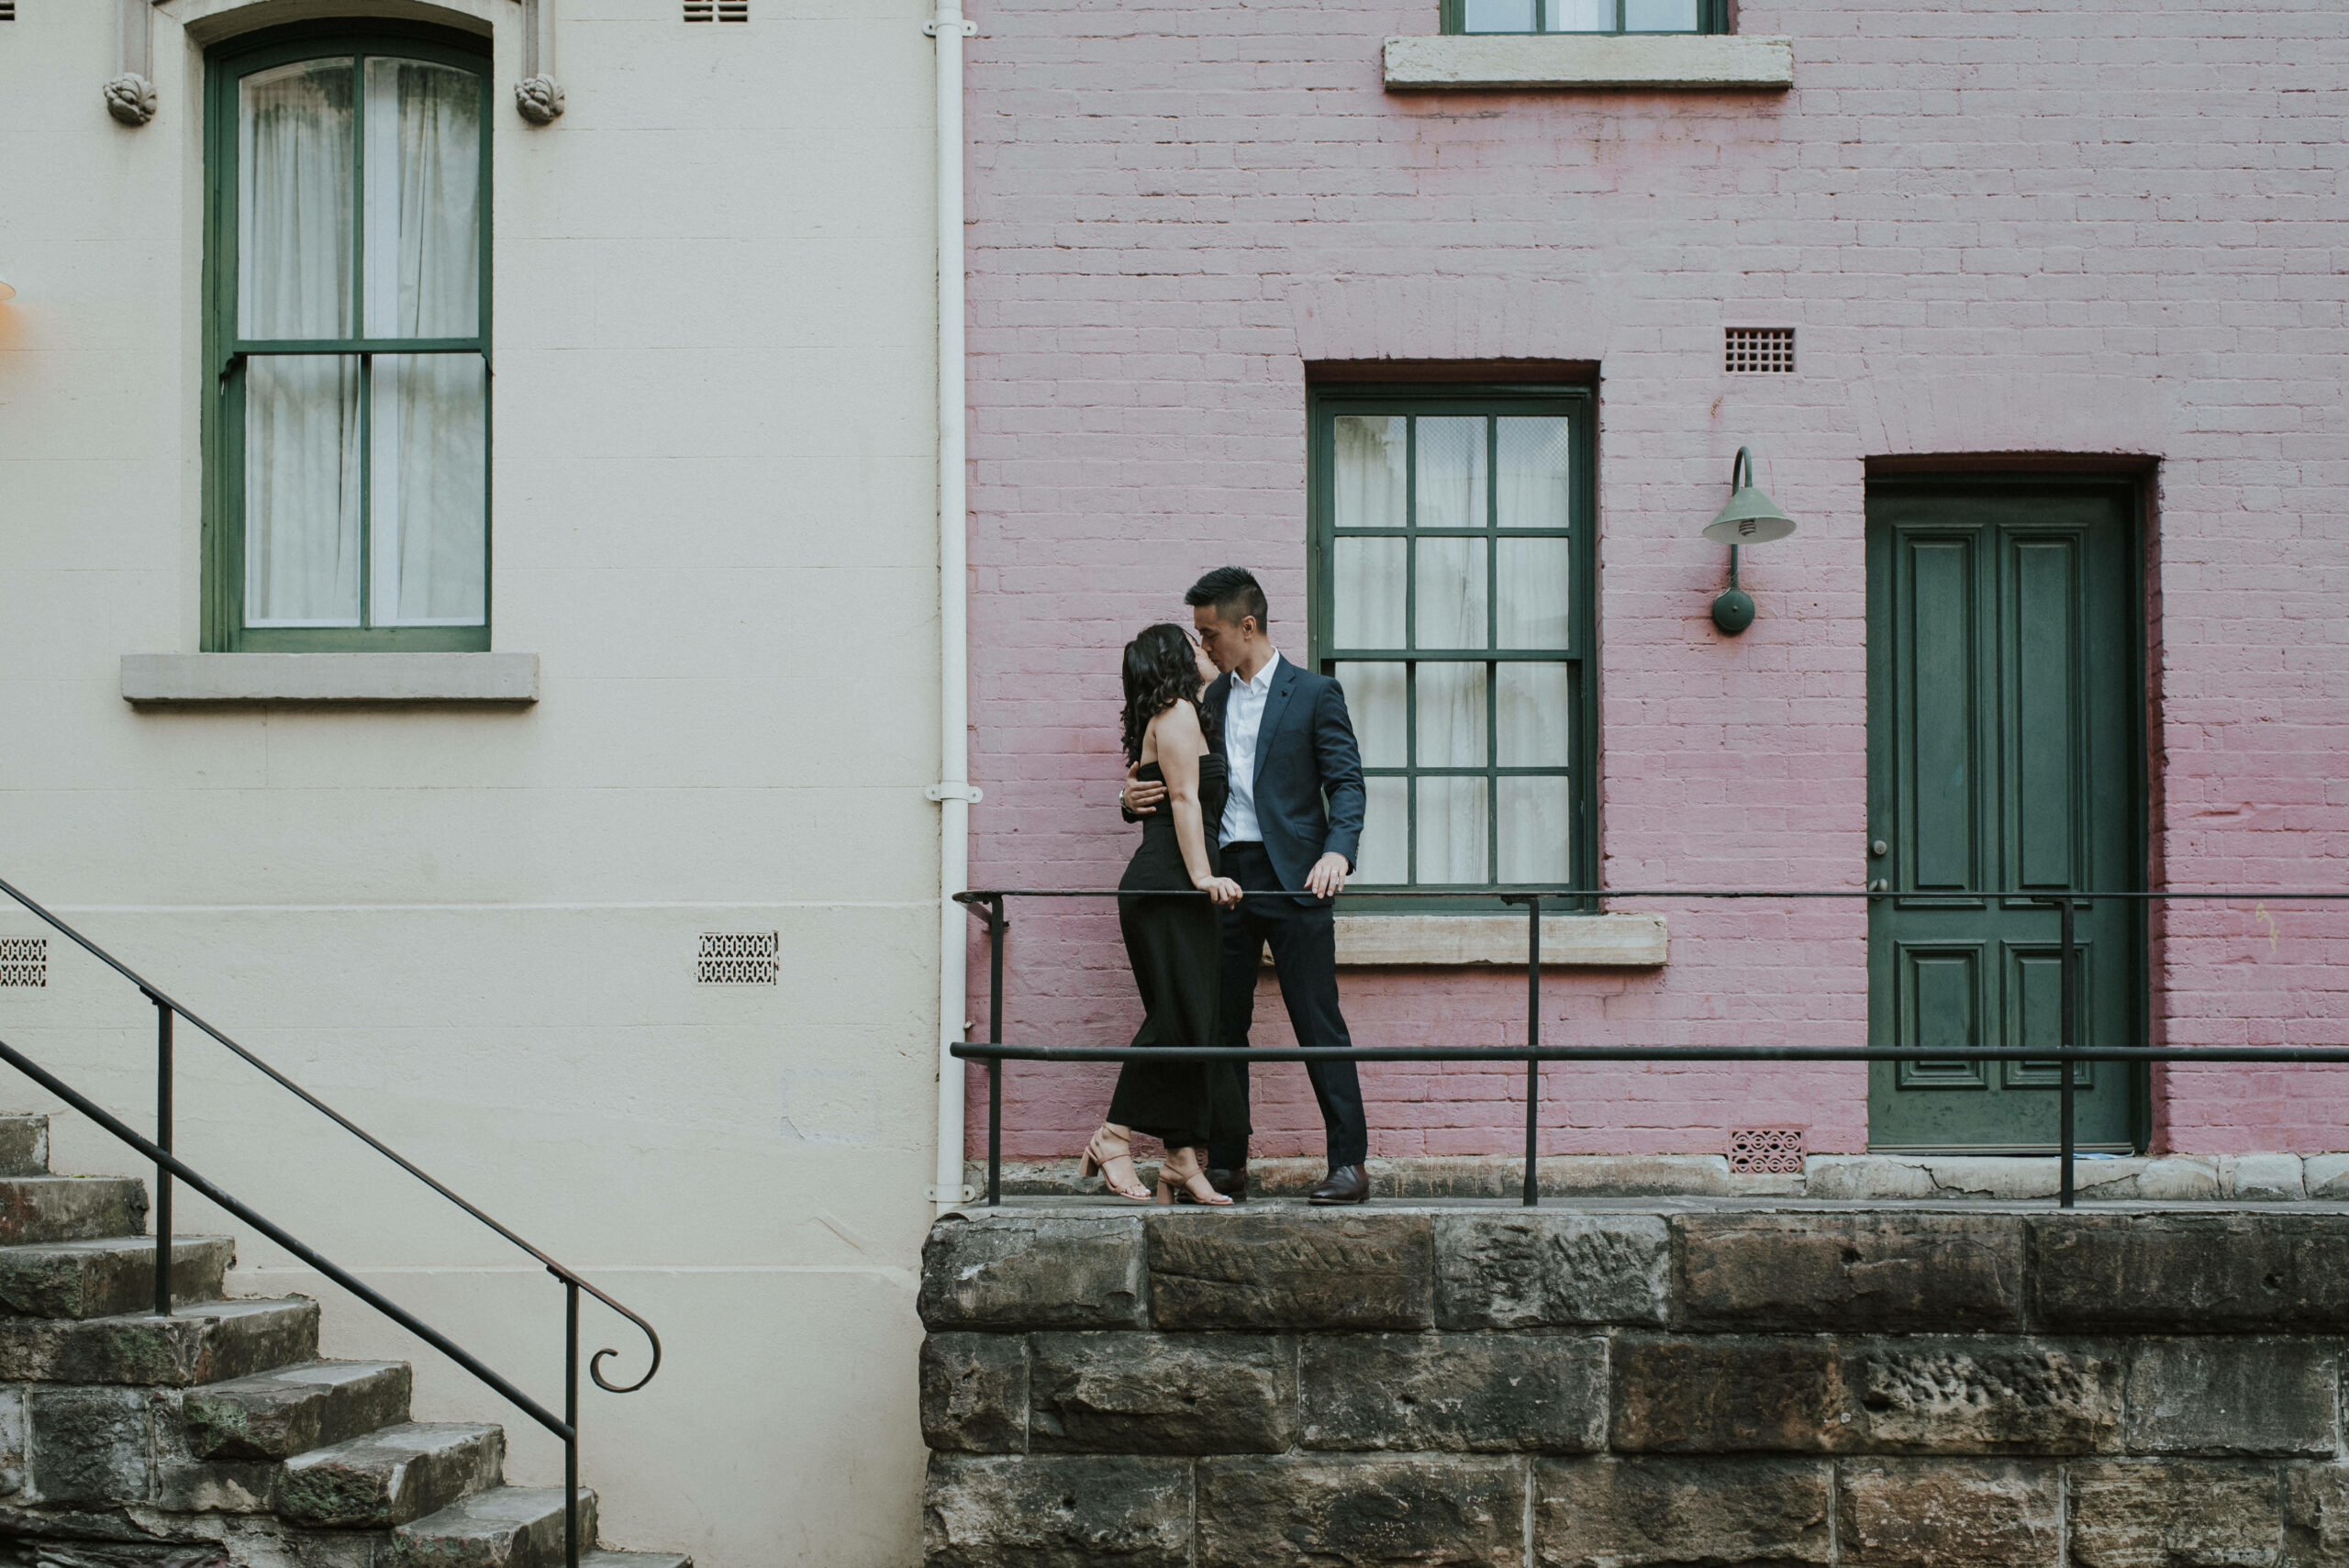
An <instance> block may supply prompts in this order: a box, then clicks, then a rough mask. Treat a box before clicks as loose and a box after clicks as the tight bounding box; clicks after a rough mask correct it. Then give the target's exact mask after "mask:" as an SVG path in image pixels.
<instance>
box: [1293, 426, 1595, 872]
mask: <svg viewBox="0 0 2349 1568" xmlns="http://www.w3.org/2000/svg"><path fill="white" fill-rule="evenodd" d="M1313 440H1314V463H1313V475H1314V488H1315V492H1316V494H1315V496H1314V508H1313V509H1314V517H1315V533H1316V541H1315V543H1316V548H1315V551H1314V556H1315V568H1316V570H1315V581H1314V593H1313V631H1314V636H1313V657H1314V661H1315V668H1317V669H1319V670H1321V671H1322V672H1324V673H1329V674H1332V675H1335V676H1336V677H1337V678H1338V680H1339V682H1340V683H1341V684H1342V685H1343V687H1344V688H1345V693H1346V701H1347V706H1348V707H1349V709H1350V710H1351V711H1352V713H1353V722H1354V732H1355V736H1356V738H1357V740H1359V741H1360V742H1361V746H1362V753H1363V764H1364V766H1363V773H1364V782H1365V784H1366V786H1367V789H1368V794H1369V801H1368V814H1367V820H1366V821H1365V823H1364V833H1363V843H1362V852H1361V857H1360V861H1359V863H1358V865H1357V868H1356V876H1357V878H1358V880H1359V882H1360V883H1361V884H1363V885H1364V886H1368V887H1381V886H1385V887H1397V888H1400V887H1452V888H1486V887H1489V888H1495V889H1501V888H1507V887H1511V886H1519V887H1522V886H1542V887H1556V886H1561V885H1565V884H1572V885H1575V886H1587V885H1589V880H1590V875H1591V872H1592V861H1591V843H1592V833H1591V810H1590V795H1591V779H1590V776H1589V767H1588V758H1589V755H1590V732H1591V724H1590V713H1589V704H1590V702H1591V695H1590V684H1589V682H1588V680H1587V678H1586V670H1587V668H1588V661H1589V659H1590V656H1591V649H1592V639H1591V627H1590V613H1589V604H1590V598H1591V595H1590V561H1591V543H1590V531H1591V530H1590V520H1589V519H1590V503H1591V485H1590V472H1589V451H1590V441H1589V400H1588V396H1587V395H1586V394H1583V393H1579V392H1565V391H1542V392H1525V393H1503V392H1495V393H1491V394H1485V395H1420V394H1410V393H1388V392H1375V393H1374V392H1357V391H1351V390H1350V391H1346V392H1342V393H1341V392H1327V393H1323V394H1320V395H1317V396H1316V398H1315V400H1314V407H1313ZM1420 907H1422V908H1425V907H1430V906H1420Z"/></svg>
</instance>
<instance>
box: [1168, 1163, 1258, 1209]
mask: <svg viewBox="0 0 2349 1568" xmlns="http://www.w3.org/2000/svg"><path fill="white" fill-rule="evenodd" d="M1208 1185H1209V1186H1211V1187H1213V1188H1214V1189H1215V1190H1216V1191H1218V1192H1219V1193H1221V1194H1222V1195H1224V1196H1226V1197H1228V1198H1230V1200H1231V1201H1232V1202H1234V1203H1246V1202H1247V1201H1248V1167H1247V1166H1245V1165H1234V1166H1232V1167H1231V1168H1230V1170H1228V1171H1227V1170H1225V1169H1224V1168H1223V1167H1222V1166H1220V1165H1212V1166H1209V1167H1208ZM1175 1202H1176V1203H1196V1202H1197V1199H1196V1198H1194V1197H1192V1196H1191V1195H1190V1194H1188V1193H1186V1192H1185V1191H1184V1190H1183V1189H1182V1188H1180V1187H1177V1188H1175Z"/></svg>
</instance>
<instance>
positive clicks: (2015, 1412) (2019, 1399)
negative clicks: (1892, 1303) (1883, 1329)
mask: <svg viewBox="0 0 2349 1568" xmlns="http://www.w3.org/2000/svg"><path fill="white" fill-rule="evenodd" d="M1842 1353H1843V1358H1844V1361H1843V1380H1844V1384H1845V1385H1846V1386H1847V1387H1849V1388H1850V1389H1851V1390H1852V1391H1853V1393H1854V1395H1855V1396H1857V1399H1858V1410H1857V1412H1856V1413H1855V1415H1854V1421H1853V1424H1852V1427H1851V1436H1850V1440H1849V1441H1847V1442H1845V1443H1842V1444H1841V1445H1840V1446H1841V1447H1842V1448H1843V1449H1845V1450H1846V1451H1853V1452H1868V1453H1977V1454H1991V1453H2101V1452H2110V1451H2117V1450H2118V1449H2119V1448H2120V1446H2121V1412H2122V1410H2123V1402H2122V1397H2121V1396H2122V1390H2123V1381H2124V1380H2123V1377H2122V1363H2121V1353H2120V1352H2119V1351H2117V1350H2115V1349H2114V1348H2113V1347H2112V1346H2110V1345H2108V1344H2100V1343H2097V1342H2093V1341H2078V1340H2066V1341H2049V1340H2021V1339H1988V1338H1983V1339H1976V1338H1963V1339H1924V1338H1918V1339H1909V1338H1905V1337H1904V1338H1898V1339H1866V1340H1850V1341H1846V1342H1845V1343H1844V1344H1843V1345H1842Z"/></svg>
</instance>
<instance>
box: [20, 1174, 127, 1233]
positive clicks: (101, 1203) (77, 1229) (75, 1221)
mask: <svg viewBox="0 0 2349 1568" xmlns="http://www.w3.org/2000/svg"><path fill="white" fill-rule="evenodd" d="M145 1229H147V1185H146V1184H145V1183H143V1182H139V1181H136V1180H134V1179H132V1178H131V1177H128V1176H0V1246H18V1245H22V1244H25V1243H28V1242H35V1241H74V1240H83V1239H84V1238H89V1237H98V1236H137V1235H139V1234H140V1233H141V1232H143V1231H144V1230H145Z"/></svg>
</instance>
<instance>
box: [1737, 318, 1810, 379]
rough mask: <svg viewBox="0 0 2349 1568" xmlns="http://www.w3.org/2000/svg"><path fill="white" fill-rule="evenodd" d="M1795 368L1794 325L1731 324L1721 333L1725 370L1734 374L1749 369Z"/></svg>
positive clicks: (1784, 371)
mask: <svg viewBox="0 0 2349 1568" xmlns="http://www.w3.org/2000/svg"><path fill="white" fill-rule="evenodd" d="M1794 368H1795V329H1794V328H1791V327H1730V328H1723V329H1722V333H1721V369H1723V370H1725V371H1728V372H1730V373H1732V374H1742V373H1746V372H1748V371H1777V372H1783V373H1792V372H1793V370H1794Z"/></svg>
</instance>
